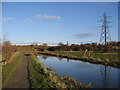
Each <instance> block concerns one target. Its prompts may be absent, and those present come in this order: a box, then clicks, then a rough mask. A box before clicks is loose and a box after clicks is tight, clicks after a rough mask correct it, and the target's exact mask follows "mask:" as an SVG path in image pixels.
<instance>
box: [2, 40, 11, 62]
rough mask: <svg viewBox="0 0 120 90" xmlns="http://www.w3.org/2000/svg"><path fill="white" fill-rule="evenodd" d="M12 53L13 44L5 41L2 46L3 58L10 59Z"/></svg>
mask: <svg viewBox="0 0 120 90" xmlns="http://www.w3.org/2000/svg"><path fill="white" fill-rule="evenodd" d="M11 54H12V45H11V42H10V41H5V42H4V43H3V46H2V56H3V59H6V60H8V59H10V57H11Z"/></svg>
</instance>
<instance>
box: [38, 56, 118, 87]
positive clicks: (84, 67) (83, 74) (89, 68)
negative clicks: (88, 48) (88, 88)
mask: <svg viewBox="0 0 120 90" xmlns="http://www.w3.org/2000/svg"><path fill="white" fill-rule="evenodd" d="M38 60H39V62H41V63H43V64H44V65H45V66H46V67H52V69H53V71H52V72H53V73H58V74H59V75H58V76H59V77H60V76H63V75H68V76H69V77H72V78H76V80H77V81H79V82H84V83H86V84H89V83H92V87H93V88H117V87H118V70H119V69H117V68H112V67H105V66H104V65H97V64H91V63H86V62H82V61H79V60H68V59H66V58H57V57H52V56H51V57H48V56H45V55H39V56H38Z"/></svg>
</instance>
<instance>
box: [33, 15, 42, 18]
mask: <svg viewBox="0 0 120 90" xmlns="http://www.w3.org/2000/svg"><path fill="white" fill-rule="evenodd" d="M33 18H35V19H39V18H41V15H34V16H33Z"/></svg>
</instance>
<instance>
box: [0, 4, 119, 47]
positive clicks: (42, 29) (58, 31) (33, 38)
mask: <svg viewBox="0 0 120 90" xmlns="http://www.w3.org/2000/svg"><path fill="white" fill-rule="evenodd" d="M2 10H3V11H2V15H3V16H2V21H3V23H2V26H3V27H2V29H3V37H4V36H6V37H7V39H8V40H10V41H11V42H12V43H15V44H21V43H33V42H37V43H40V44H42V43H48V44H50V45H55V44H57V43H59V42H63V43H66V42H67V41H68V42H69V43H70V44H72V43H78V44H80V43H81V42H99V40H100V33H101V28H100V27H99V26H101V25H102V23H99V22H98V21H99V20H101V18H100V17H99V16H101V15H102V14H103V13H104V12H106V13H107V15H110V16H111V18H110V20H111V21H113V23H111V24H110V25H112V26H113V28H110V34H111V39H112V41H117V40H118V5H117V3H115V2H111V3H105V2H103V3H102V2H96V3H95V2H78V3H77V2H75V3H73V2H63V3H62V2H61V3H60V2H58V3H54V2H50V3H47V2H45V3H43V2H38V3H37V2H16V3H15V2H11V3H10V2H3V3H2Z"/></svg>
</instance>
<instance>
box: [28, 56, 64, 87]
mask: <svg viewBox="0 0 120 90" xmlns="http://www.w3.org/2000/svg"><path fill="white" fill-rule="evenodd" d="M28 68H29V80H30V87H31V88H53V87H59V85H58V84H57V83H55V82H54V81H53V80H52V76H53V74H52V73H51V72H46V67H45V66H44V65H43V64H42V63H39V62H38V61H37V60H36V59H35V58H34V57H32V56H30V57H29V66H28ZM58 83H59V82H58ZM61 87H62V86H61Z"/></svg>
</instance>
